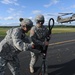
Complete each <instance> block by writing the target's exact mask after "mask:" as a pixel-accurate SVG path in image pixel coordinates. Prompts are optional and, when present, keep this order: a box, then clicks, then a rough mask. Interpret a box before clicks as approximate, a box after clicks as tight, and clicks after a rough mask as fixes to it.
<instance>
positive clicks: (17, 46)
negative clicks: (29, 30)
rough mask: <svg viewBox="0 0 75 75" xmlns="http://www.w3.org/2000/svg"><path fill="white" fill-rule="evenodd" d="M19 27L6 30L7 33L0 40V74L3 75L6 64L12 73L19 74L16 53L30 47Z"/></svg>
mask: <svg viewBox="0 0 75 75" xmlns="http://www.w3.org/2000/svg"><path fill="white" fill-rule="evenodd" d="M29 43H30V40H29V39H28V37H27V36H26V35H25V33H24V31H23V30H22V28H21V27H18V28H13V29H10V30H8V31H7V35H6V36H5V38H4V39H3V40H2V41H1V42H0V75H5V68H6V65H8V67H9V69H10V71H11V72H12V74H13V75H20V64H19V59H18V56H17V55H18V53H20V52H22V51H26V50H30V49H31V44H29Z"/></svg>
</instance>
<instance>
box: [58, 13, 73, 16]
mask: <svg viewBox="0 0 75 75" xmlns="http://www.w3.org/2000/svg"><path fill="white" fill-rule="evenodd" d="M59 14H62V16H64V15H69V14H73V13H59Z"/></svg>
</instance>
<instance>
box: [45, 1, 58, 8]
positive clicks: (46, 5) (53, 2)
mask: <svg viewBox="0 0 75 75" xmlns="http://www.w3.org/2000/svg"><path fill="white" fill-rule="evenodd" d="M57 3H59V0H52V1H51V2H50V3H49V4H45V5H44V7H46V8H48V7H50V6H52V5H55V4H57Z"/></svg>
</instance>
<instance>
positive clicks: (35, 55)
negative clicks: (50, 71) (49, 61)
mask: <svg viewBox="0 0 75 75" xmlns="http://www.w3.org/2000/svg"><path fill="white" fill-rule="evenodd" d="M30 54H31V59H30V66H31V67H34V65H35V64H36V62H37V60H38V58H39V57H40V56H41V53H33V52H31V53H30Z"/></svg>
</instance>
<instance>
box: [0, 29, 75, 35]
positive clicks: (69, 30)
mask: <svg viewBox="0 0 75 75" xmlns="http://www.w3.org/2000/svg"><path fill="white" fill-rule="evenodd" d="M8 29H9V28H0V36H5V35H6V31H7V30H8ZM68 32H75V28H53V30H52V33H53V34H54V33H68Z"/></svg>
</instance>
